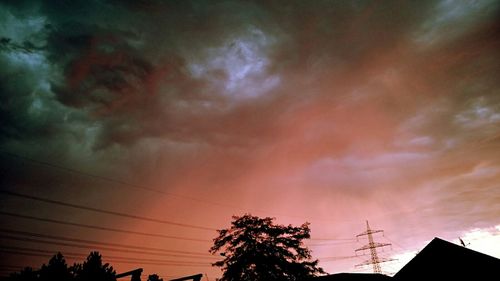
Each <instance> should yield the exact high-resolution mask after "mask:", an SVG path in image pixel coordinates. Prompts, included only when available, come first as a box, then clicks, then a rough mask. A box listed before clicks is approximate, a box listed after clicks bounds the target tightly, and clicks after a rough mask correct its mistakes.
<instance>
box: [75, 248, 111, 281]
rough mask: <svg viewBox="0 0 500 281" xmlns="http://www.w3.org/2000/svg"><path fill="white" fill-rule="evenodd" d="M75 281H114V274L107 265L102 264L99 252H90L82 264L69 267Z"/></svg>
mask: <svg viewBox="0 0 500 281" xmlns="http://www.w3.org/2000/svg"><path fill="white" fill-rule="evenodd" d="M71 270H72V272H73V274H74V275H75V280H77V281H114V280H115V279H116V278H115V275H116V272H115V271H114V270H113V267H112V266H110V265H109V264H108V263H106V264H103V263H102V256H101V255H100V254H99V252H91V253H90V255H89V256H88V257H87V260H86V261H84V262H83V264H76V263H75V265H73V266H72V267H71Z"/></svg>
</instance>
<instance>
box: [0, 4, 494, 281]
mask: <svg viewBox="0 0 500 281" xmlns="http://www.w3.org/2000/svg"><path fill="white" fill-rule="evenodd" d="M498 9H499V7H498V3H496V2H495V1H480V2H466V1H434V2H429V3H421V2H415V3H401V2H399V1H394V2H392V1H388V2H384V3H377V4H374V3H370V2H365V1H360V2H349V3H336V2H331V1H318V2H314V3H305V2H302V1H297V2H294V1H292V2H289V1H287V3H277V2H275V3H268V2H267V1H262V2H259V1H256V2H247V1H229V2H223V1H217V2H214V3H211V4H206V3H199V2H197V1H182V3H174V2H164V3H157V2H156V1H144V2H141V4H137V3H135V2H132V3H120V4H118V3H115V2H113V1H111V2H106V3H98V2H97V1H96V2H92V1H89V2H82V3H76V4H75V3H73V4H59V5H54V4H39V3H29V2H26V3H25V4H2V5H0V23H1V24H0V37H2V38H7V39H9V40H4V41H2V42H3V43H2V45H1V48H0V64H1V65H2V67H1V70H0V73H1V75H0V79H1V80H0V97H1V98H2V100H3V101H4V102H3V105H2V106H0V119H1V120H3V121H2V126H1V129H0V149H1V158H0V159H1V161H0V163H1V170H0V172H1V177H2V179H3V180H2V181H3V183H2V187H1V190H2V191H5V190H8V191H15V192H18V193H20V194H26V195H31V196H36V197H43V198H48V199H53V200H59V201H61V202H66V203H73V204H79V205H85V206H89V207H93V208H99V209H106V210H110V211H115V212H122V213H127V214H135V215H137V216H142V217H150V218H156V219H161V220H168V221H172V222H179V223H184V224H189V225H195V226H203V227H207V228H210V229H220V228H225V227H228V226H229V224H230V220H231V216H232V215H242V214H244V213H251V214H253V215H259V216H271V217H275V218H276V220H277V222H278V223H283V224H289V223H291V224H294V225H300V224H302V223H303V222H305V221H308V222H310V223H311V230H312V232H311V233H312V239H311V241H310V242H308V244H310V245H311V248H312V249H313V257H314V258H319V259H320V261H321V262H320V265H321V266H323V267H324V268H325V270H326V271H327V272H330V273H334V272H350V271H355V270H365V271H370V270H371V269H370V268H361V269H354V267H353V266H354V264H357V263H360V262H362V259H363V258H366V257H361V258H360V257H358V258H348V259H338V258H339V257H346V256H352V255H353V254H354V250H355V249H356V248H359V247H361V246H362V245H363V241H356V240H355V239H354V238H355V235H356V234H358V233H361V232H363V231H365V220H369V221H370V224H371V226H372V227H373V228H375V229H384V230H385V234H386V235H385V237H384V236H377V237H376V239H377V240H379V241H380V242H384V243H393V246H392V249H391V248H386V249H385V250H384V252H383V253H382V256H386V257H390V256H400V257H403V256H404V257H408V255H410V256H411V253H413V252H415V251H418V250H419V249H421V247H423V246H424V245H425V243H427V242H428V241H430V240H431V239H432V238H433V237H436V236H438V237H441V238H444V239H448V240H450V241H455V242H456V241H457V238H458V237H467V238H469V239H470V243H471V245H470V247H471V248H474V249H478V250H481V251H485V250H484V249H488V248H489V249H490V252H488V253H489V254H491V255H495V256H497V257H500V248H495V247H496V245H500V243H499V240H498V239H499V228H498V226H499V225H500V220H499V216H498V214H500V188H499V182H500V162H499V160H498V159H500V157H499V156H500V155H499V152H498V151H500V149H498V148H499V144H500V143H499V132H500V130H499V128H500V127H499V126H500V95H499V92H498V89H499V86H500V85H499V82H498V81H499V80H498V73H499V70H500V56H499V53H498V50H499V49H500V46H499V45H500V41H499V38H500V36H499V34H498V32H499V24H500V23H499V22H498V17H497V15H498V11H499V10H498ZM26 42H28V43H30V44H31V45H30V44H28V43H26ZM15 155H17V156H21V157H17V156H15ZM34 160H35V161H34ZM36 161H42V162H43V163H40V162H36ZM50 164H53V165H55V166H50ZM64 168H69V169H72V170H71V171H69V170H64ZM74 171H79V172H74ZM89 175H93V176H89ZM100 177H105V178H106V179H103V178H100ZM110 179H111V180H110ZM120 182H122V183H125V184H122V183H120ZM146 189H150V190H146ZM0 202H1V203H0V211H1V212H11V213H15V214H17V215H29V216H37V217H41V218H48V219H54V220H63V221H67V222H73V223H83V224H91V225H96V226H106V227H111V228H119V229H125V230H128V231H136V232H148V233H155V234H163V235H176V236H182V237H188V238H196V239H201V240H206V241H205V242H203V241H202V242H199V241H182V240H175V239H167V238H160V237H145V236H140V235H134V234H130V233H128V234H126V233H113V232H110V231H104V230H96V229H84V228H81V227H75V226H68V225H57V224H54V223H48V222H42V221H34V220H29V219H26V218H25V219H22V218H19V217H17V218H14V217H12V216H7V215H5V214H4V215H0V220H1V224H2V227H3V228H8V229H11V230H17V231H28V232H33V233H43V234H47V235H59V236H64V237H71V238H78V239H87V240H97V241H101V242H104V243H119V244H127V245H132V246H136V247H156V248H164V249H169V250H178V251H190V252H201V253H204V255H205V256H198V257H196V258H179V257H166V256H158V255H157V256H151V255H138V254H125V253H116V252H112V251H106V250H101V252H102V253H103V254H104V258H105V260H106V256H111V257H115V256H125V257H132V256H134V257H136V258H142V259H163V260H175V259H176V260H178V261H183V260H184V261H186V262H188V263H190V264H189V266H179V265H176V266H173V265H164V266H159V265H150V264H146V263H142V264H141V262H137V263H135V264H134V263H132V264H125V263H120V262H111V263H112V264H113V265H114V266H115V267H116V269H117V271H119V272H121V271H126V270H129V269H133V268H136V267H143V268H144V269H145V274H150V273H158V274H160V275H161V276H180V275H191V274H195V273H207V274H208V276H209V278H210V280H215V277H217V276H219V275H220V271H219V270H218V269H216V268H211V267H210V266H209V265H208V263H209V262H210V261H211V260H213V258H212V257H210V256H208V249H209V248H210V246H211V243H210V240H211V239H213V238H214V237H215V236H216V233H215V231H214V230H200V229H193V228H186V227H178V226H173V225H170V224H161V223H154V222H147V221H144V220H139V219H132V218H123V217H117V216H113V215H106V214H102V213H96V212H92V211H88V210H87V211H85V210H81V209H75V208H69V207H64V206H58V205H54V204H49V203H43V202H40V201H36V200H29V199H26V198H21V197H16V196H12V195H8V194H6V193H2V194H0ZM4 234H5V233H4ZM315 239H320V240H315ZM321 239H332V240H321ZM0 243H1V245H0V246H1V247H4V248H5V247H6V246H9V245H14V246H16V247H25V248H30V249H38V250H40V249H42V250H48V251H62V252H63V254H64V253H66V252H69V253H88V252H89V251H90V250H91V248H89V249H82V248H80V249H78V248H77V249H75V248H71V247H66V246H61V245H49V244H40V243H38V244H37V243H34V242H27V241H24V242H22V241H17V242H13V241H12V240H9V239H5V238H1V239H0ZM485 244H486V245H488V244H489V247H488V246H485ZM2 249H3V248H2ZM0 250H1V249H0ZM0 257H1V259H2V260H5V261H7V260H8V261H9V263H11V264H12V265H17V264H23V265H25V264H26V265H27V264H29V265H32V266H35V267H36V266H39V265H40V264H41V263H42V262H46V261H47V260H48V258H46V257H33V256H26V255H24V256H23V255H13V254H12V253H9V252H5V249H3V251H0ZM330 257H335V258H330ZM68 260H69V261H70V262H71V263H72V262H73V261H74V260H75V259H72V258H69V259H68ZM79 260H81V259H79ZM110 260H111V259H110ZM329 260H330V261H329ZM332 260H333V261H332ZM402 260H403V259H402ZM194 262H196V263H198V262H203V263H205V264H207V265H204V266H200V265H193V263H194ZM401 263H402V262H399V263H398V262H395V263H393V264H389V265H388V266H387V267H384V266H383V269H384V270H386V271H387V272H389V273H390V272H392V273H394V272H395V271H397V269H398V268H399V267H400V266H401ZM6 264H7V263H6ZM166 278H167V279H168V277H166Z"/></svg>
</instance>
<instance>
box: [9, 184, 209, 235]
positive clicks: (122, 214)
mask: <svg viewBox="0 0 500 281" xmlns="http://www.w3.org/2000/svg"><path fill="white" fill-rule="evenodd" d="M0 193H3V194H6V195H9V196H15V197H20V198H25V199H30V200H35V201H40V202H45V203H49V204H54V205H60V206H65V207H71V208H75V209H81V210H86V211H92V212H97V213H102V214H108V215H114V216H119V217H124V218H130V219H137V220H142V221H149V222H155V223H161V224H169V225H175V226H179V227H186V228H194V229H201V230H209V231H215V230H217V229H215V228H211V227H205V226H198V225H193V224H186V223H179V222H172V221H167V220H160V219H155V218H148V217H143V216H137V215H131V214H126V213H121V212H115V211H110V210H103V209H98V208H94V207H88V206H83V205H78V204H72V203H66V202H63V201H58V200H52V199H47V198H42V197H38V196H32V195H27V194H21V193H18V192H13V191H8V190H0Z"/></svg>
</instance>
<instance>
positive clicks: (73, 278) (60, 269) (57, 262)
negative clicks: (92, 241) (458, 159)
mask: <svg viewBox="0 0 500 281" xmlns="http://www.w3.org/2000/svg"><path fill="white" fill-rule="evenodd" d="M2 280H8V281H116V272H115V270H114V269H113V267H112V266H110V265H109V264H108V263H103V261H102V256H101V255H100V254H99V252H91V253H90V254H89V255H88V257H87V259H86V260H85V261H84V262H83V263H75V264H74V265H73V266H71V267H68V265H67V263H66V260H65V259H64V256H63V255H62V254H61V253H57V254H56V255H54V256H53V257H52V258H51V259H50V260H49V262H48V264H43V265H42V266H41V268H40V269H39V270H34V269H33V268H31V267H25V268H24V269H22V270H21V271H19V272H14V273H12V274H10V276H9V277H7V278H5V279H2ZM148 281H163V279H161V278H160V277H159V276H158V275H157V274H152V275H149V278H148Z"/></svg>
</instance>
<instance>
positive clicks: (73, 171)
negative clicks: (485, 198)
mask: <svg viewBox="0 0 500 281" xmlns="http://www.w3.org/2000/svg"><path fill="white" fill-rule="evenodd" d="M0 153H3V154H5V155H7V156H10V157H12V158H15V159H19V160H21V161H25V162H31V163H32V164H36V165H40V166H46V167H49V168H52V169H56V170H60V171H63V172H66V173H71V174H76V175H81V176H85V177H89V178H94V179H97V180H101V181H106V182H110V183H115V184H119V185H122V186H126V187H129V188H134V189H138V190H146V191H150V192H155V193H159V194H162V195H166V196H171V197H177V198H180V199H183V200H189V201H193V202H197V203H201V204H205V205H212V206H219V207H224V208H226V209H231V210H241V211H245V212H248V211H249V210H247V209H243V208H241V207H240V206H236V205H231V204H224V203H219V202H214V201H210V200H206V199H198V198H195V197H191V196H186V195H182V194H177V193H172V192H165V191H163V190H159V189H155V188H150V187H147V186H144V185H139V184H134V183H130V182H126V181H123V180H117V179H113V178H110V177H105V176H101V175H97V174H92V173H88V172H84V171H81V170H77V169H73V168H68V167H64V166H61V165H57V164H54V163H49V162H46V161H41V160H37V159H34V158H30V157H26V156H22V155H19V154H15V153H12V152H8V151H5V150H0ZM253 211H255V212H264V213H274V212H268V211H267V210H261V209H253ZM274 214H275V215H278V216H282V217H289V218H295V219H305V220H308V219H309V218H306V217H301V216H293V215H287V214H279V213H274ZM317 221H325V222H326V221H328V222H331V220H325V219H318V220H317ZM312 240H317V239H312Z"/></svg>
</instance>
